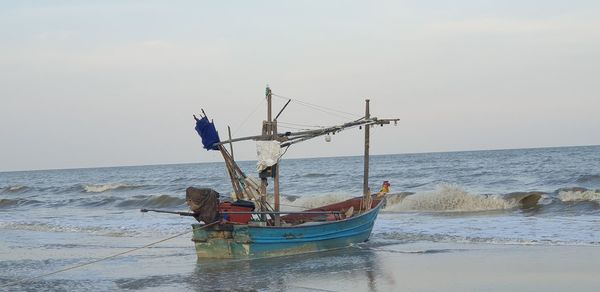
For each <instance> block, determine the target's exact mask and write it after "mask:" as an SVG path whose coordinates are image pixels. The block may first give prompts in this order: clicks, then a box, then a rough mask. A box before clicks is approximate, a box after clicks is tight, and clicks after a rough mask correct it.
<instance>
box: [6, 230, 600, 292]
mask: <svg viewBox="0 0 600 292" xmlns="http://www.w3.org/2000/svg"><path fill="white" fill-rule="evenodd" d="M6 235H9V236H11V237H13V239H17V238H18V239H19V241H20V242H29V243H30V244H25V245H17V244H16V241H15V242H11V241H5V242H4V243H3V244H2V245H1V246H0V249H2V250H1V252H0V254H1V255H2V258H1V259H0V265H1V266H0V267H1V270H2V275H1V276H0V284H5V283H8V282H10V281H14V280H16V279H19V278H23V277H27V276H35V275H39V274H42V273H46V272H51V271H53V270H58V269H60V268H64V267H67V266H71V265H74V264H77V263H81V262H86V261H89V260H91V259H95V258H100V257H102V256H106V255H109V254H114V253H118V252H121V251H124V250H127V249H129V248H134V247H137V246H142V245H144V244H147V243H148V242H151V241H153V239H152V238H149V237H143V238H132V237H121V238H119V237H109V236H90V237H87V240H85V241H82V240H81V239H77V238H74V237H73V236H74V235H75V234H71V233H61V234H56V233H55V234H52V235H53V236H49V234H45V233H43V232H40V233H38V232H32V233H28V235H23V234H21V235H20V236H17V234H6ZM32 235H35V236H33V237H32V238H25V237H31V236H32ZM27 239H29V240H30V241H26V240H27ZM32 240H33V241H32ZM42 242H43V244H42V246H43V247H44V248H43V249H40V248H38V247H39V246H40V244H41V243H42ZM69 242H71V243H69ZM73 242H77V243H75V244H74V243H73ZM599 260H600V248H598V247H592V246H590V247H587V246H539V245H530V246H527V245H494V244H472V243H469V244H455V243H452V244H445V243H430V242H424V243H409V244H397V243H396V244H391V245H386V244H385V243H382V242H378V243H374V242H368V243H366V244H361V245H359V246H356V247H351V248H347V249H341V250H336V251H331V252H322V253H314V254H307V255H301V256H290V257H281V258H270V259H259V260H239V261H232V260H229V261H221V260H214V261H208V260H202V261H198V260H197V259H196V256H195V254H194V248H193V246H192V244H191V242H190V241H189V238H187V237H185V236H184V237H181V238H177V239H175V240H172V241H169V242H165V243H163V244H161V245H158V246H157V247H155V248H149V249H145V250H140V251H137V252H135V253H132V254H128V255H124V256H121V257H119V258H115V259H111V260H107V261H104V262H99V263H95V264H93V265H90V266H86V267H82V268H79V269H76V270H71V271H66V272H63V273H60V274H57V275H53V276H49V277H45V278H43V279H38V280H35V281H32V282H27V283H22V284H19V285H16V286H12V287H4V288H0V290H2V289H4V290H7V291H20V290H37V289H44V290H46V291H64V290H67V291H71V290H94V291H114V290H140V291H207V290H217V291H218V290H226V291H230V290H243V291H566V290H568V291H598V290H599V289H600V277H598V275H600V263H599V262H600V261H599ZM8 267H10V268H8ZM7 268H8V269H7Z"/></svg>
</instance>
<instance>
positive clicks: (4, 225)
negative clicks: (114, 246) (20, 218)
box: [0, 222, 137, 237]
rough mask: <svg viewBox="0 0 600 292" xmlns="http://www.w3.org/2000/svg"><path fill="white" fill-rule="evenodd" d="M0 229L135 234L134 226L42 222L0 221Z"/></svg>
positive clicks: (118, 234) (107, 234) (115, 235)
mask: <svg viewBox="0 0 600 292" xmlns="http://www.w3.org/2000/svg"><path fill="white" fill-rule="evenodd" d="M0 229H7V230H26V231H39V232H75V233H90V234H98V235H104V236H112V237H125V236H135V235H136V233H137V232H136V230H135V228H131V229H130V230H127V229H119V230H113V229H110V228H107V227H100V226H97V227H94V226H72V225H55V224H49V223H42V222H28V223H24V222H0Z"/></svg>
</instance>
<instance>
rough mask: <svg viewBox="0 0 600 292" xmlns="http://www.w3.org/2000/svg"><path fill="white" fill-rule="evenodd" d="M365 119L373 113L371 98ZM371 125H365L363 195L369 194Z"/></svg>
mask: <svg viewBox="0 0 600 292" xmlns="http://www.w3.org/2000/svg"><path fill="white" fill-rule="evenodd" d="M365 103H366V106H365V119H367V120H368V119H369V118H370V117H371V114H370V112H369V100H368V99H367V100H365ZM370 127H371V126H370V125H365V157H364V162H365V166H364V177H363V196H364V197H366V196H368V195H369V134H370Z"/></svg>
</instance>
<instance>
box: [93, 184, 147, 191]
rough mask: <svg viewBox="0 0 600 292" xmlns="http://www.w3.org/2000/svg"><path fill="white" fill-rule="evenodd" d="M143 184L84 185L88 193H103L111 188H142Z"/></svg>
mask: <svg viewBox="0 0 600 292" xmlns="http://www.w3.org/2000/svg"><path fill="white" fill-rule="evenodd" d="M142 187H144V186H143V185H128V184H89V185H83V191H84V192H86V193H102V192H106V191H110V190H127V189H137V188H142Z"/></svg>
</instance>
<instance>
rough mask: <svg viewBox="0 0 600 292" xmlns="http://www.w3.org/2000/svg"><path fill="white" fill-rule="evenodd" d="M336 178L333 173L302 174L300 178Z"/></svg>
mask: <svg viewBox="0 0 600 292" xmlns="http://www.w3.org/2000/svg"><path fill="white" fill-rule="evenodd" d="M332 176H336V174H335V173H307V174H303V175H301V176H300V177H305V178H311V177H332Z"/></svg>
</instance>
